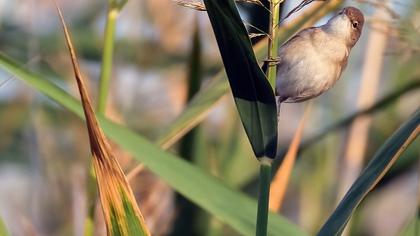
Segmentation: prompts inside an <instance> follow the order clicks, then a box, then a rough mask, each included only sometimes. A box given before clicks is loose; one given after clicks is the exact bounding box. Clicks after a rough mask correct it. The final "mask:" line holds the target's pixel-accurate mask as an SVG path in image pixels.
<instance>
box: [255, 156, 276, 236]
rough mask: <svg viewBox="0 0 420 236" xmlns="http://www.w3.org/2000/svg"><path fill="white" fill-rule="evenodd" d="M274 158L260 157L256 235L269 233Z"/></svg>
mask: <svg viewBox="0 0 420 236" xmlns="http://www.w3.org/2000/svg"><path fill="white" fill-rule="evenodd" d="M272 161H273V160H272V159H270V158H267V157H263V158H261V159H260V186H259V195H258V212H257V230H256V236H266V235H267V223H268V203H269V199H270V182H271V164H272Z"/></svg>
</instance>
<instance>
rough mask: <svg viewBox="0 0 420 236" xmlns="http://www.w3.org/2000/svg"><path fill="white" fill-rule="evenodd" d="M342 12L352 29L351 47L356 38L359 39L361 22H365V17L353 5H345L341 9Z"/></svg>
mask: <svg viewBox="0 0 420 236" xmlns="http://www.w3.org/2000/svg"><path fill="white" fill-rule="evenodd" d="M342 12H343V13H344V14H346V16H347V17H348V18H349V20H350V23H351V27H352V29H353V31H352V34H351V36H350V37H351V46H352V47H353V46H354V45H355V44H356V42H357V40H359V38H360V35H361V34H362V29H363V24H364V23H365V18H364V16H363V13H362V12H361V11H360V10H359V9H357V8H355V7H346V8H344V9H343V10H342Z"/></svg>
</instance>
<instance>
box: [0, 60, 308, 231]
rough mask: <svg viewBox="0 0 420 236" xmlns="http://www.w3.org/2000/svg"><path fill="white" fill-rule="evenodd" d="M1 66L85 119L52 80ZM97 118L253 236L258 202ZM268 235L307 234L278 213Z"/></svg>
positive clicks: (158, 170)
mask: <svg viewBox="0 0 420 236" xmlns="http://www.w3.org/2000/svg"><path fill="white" fill-rule="evenodd" d="M0 67H2V68H3V69H5V70H6V71H9V72H10V73H12V74H14V75H15V76H17V77H18V78H20V79H22V80H23V81H25V82H26V83H27V84H29V85H30V86H32V87H34V88H35V89H37V90H38V91H39V92H41V93H43V94H45V95H46V96H48V97H50V98H51V99H53V100H54V101H56V102H57V103H59V104H60V105H62V106H64V107H65V108H67V109H69V110H70V111H72V112H73V113H75V114H77V115H78V116H79V117H81V118H82V117H83V111H82V109H81V106H80V104H79V102H78V101H77V100H76V99H75V98H74V97H72V96H70V95H69V94H68V93H66V92H65V91H64V90H63V89H61V88H59V87H58V86H56V85H54V84H52V83H51V82H50V81H48V80H46V79H44V78H42V77H41V76H37V75H35V74H33V73H30V72H29V71H27V70H25V69H23V68H21V67H20V66H19V65H18V64H17V63H15V62H13V61H12V60H10V59H9V58H7V57H6V56H4V55H2V54H0ZM98 119H99V121H100V124H101V127H102V128H103V130H104V131H105V133H106V134H107V135H108V137H109V138H111V139H112V140H113V141H115V142H116V143H117V144H119V145H120V146H121V147H122V148H123V149H125V150H127V151H129V152H130V153H131V154H133V156H134V158H135V159H137V160H139V161H141V162H142V163H144V164H145V165H146V166H147V167H148V168H149V169H150V170H152V171H153V172H154V173H155V174H157V175H158V176H159V177H160V178H162V179H163V180H164V181H166V182H167V183H168V184H169V185H170V186H172V187H173V188H174V189H175V190H177V191H178V192H179V193H181V194H182V195H184V196H185V197H187V198H188V199H190V200H191V201H192V202H194V203H196V204H197V205H198V206H200V207H202V208H203V209H205V210H206V211H208V212H209V213H211V214H213V215H214V216H215V217H217V218H218V219H220V220H221V221H222V222H224V223H226V224H228V225H230V226H231V227H232V228H234V229H235V230H237V231H238V232H240V233H241V234H243V235H253V232H254V229H255V222H254V219H255V209H256V206H257V204H256V201H255V200H253V199H251V198H249V197H248V196H246V195H244V194H241V193H239V192H237V191H234V190H232V189H231V188H229V187H227V186H226V185H225V184H223V183H221V182H220V180H218V179H216V178H214V177H212V176H210V175H208V174H206V173H204V172H203V171H202V170H200V169H199V168H197V167H194V166H192V165H191V164H189V163H187V162H185V161H183V160H181V159H180V158H178V157H176V156H174V155H173V154H170V153H167V152H164V151H163V150H161V149H160V148H159V147H157V146H155V145H153V144H152V143H150V142H149V141H147V140H146V139H145V138H143V137H141V136H140V135H138V134H136V133H134V132H133V131H131V130H129V129H128V128H125V127H123V126H121V125H117V124H115V123H112V122H110V121H108V120H107V119H104V118H103V116H101V115H98ZM203 186H204V187H203ZM268 233H269V235H296V236H299V235H305V234H304V233H303V232H302V230H301V229H299V228H298V227H296V226H295V225H293V224H292V223H290V222H289V221H288V220H286V219H285V218H284V217H281V216H279V215H276V214H271V215H270V218H269V227H268Z"/></svg>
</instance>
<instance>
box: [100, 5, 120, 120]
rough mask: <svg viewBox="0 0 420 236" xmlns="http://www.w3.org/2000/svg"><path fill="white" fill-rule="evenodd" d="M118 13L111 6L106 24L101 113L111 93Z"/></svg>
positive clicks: (116, 9) (101, 76) (115, 8)
mask: <svg viewBox="0 0 420 236" xmlns="http://www.w3.org/2000/svg"><path fill="white" fill-rule="evenodd" d="M118 14H119V9H118V8H117V7H115V6H110V8H109V10H108V14H107V19H106V25H105V34H104V48H103V54H102V66H101V75H100V81H99V98H98V113H101V114H104V113H105V110H106V103H107V98H108V93H109V84H110V80H111V72H112V58H113V54H114V44H115V42H114V38H115V28H116V22H117V17H118Z"/></svg>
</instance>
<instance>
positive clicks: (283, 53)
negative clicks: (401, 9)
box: [276, 7, 364, 106]
mask: <svg viewBox="0 0 420 236" xmlns="http://www.w3.org/2000/svg"><path fill="white" fill-rule="evenodd" d="M363 23H364V17H363V14H362V12H361V11H360V10H359V9H357V8H355V7H346V8H344V9H342V10H341V11H340V12H339V13H338V14H336V15H335V16H333V17H332V18H331V19H330V20H328V22H327V23H326V24H325V25H322V26H319V27H311V28H307V29H304V30H302V31H300V32H299V33H297V34H296V35H294V36H293V37H292V38H290V39H289V40H288V41H287V42H285V43H284V44H283V45H282V46H281V47H280V49H279V60H278V62H277V63H278V64H277V79H276V97H277V102H278V106H280V103H282V102H285V103H294V102H302V101H305V100H308V99H311V98H313V97H316V96H318V95H320V94H322V93H323V92H325V91H326V90H328V89H329V88H331V86H333V85H334V83H335V82H336V81H337V80H338V79H339V78H340V76H341V74H342V72H343V70H344V69H345V67H346V65H347V60H348V57H349V54H350V50H351V49H352V48H353V46H354V45H355V44H356V42H357V41H358V40H359V38H360V35H361V33H362V29H363Z"/></svg>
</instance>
